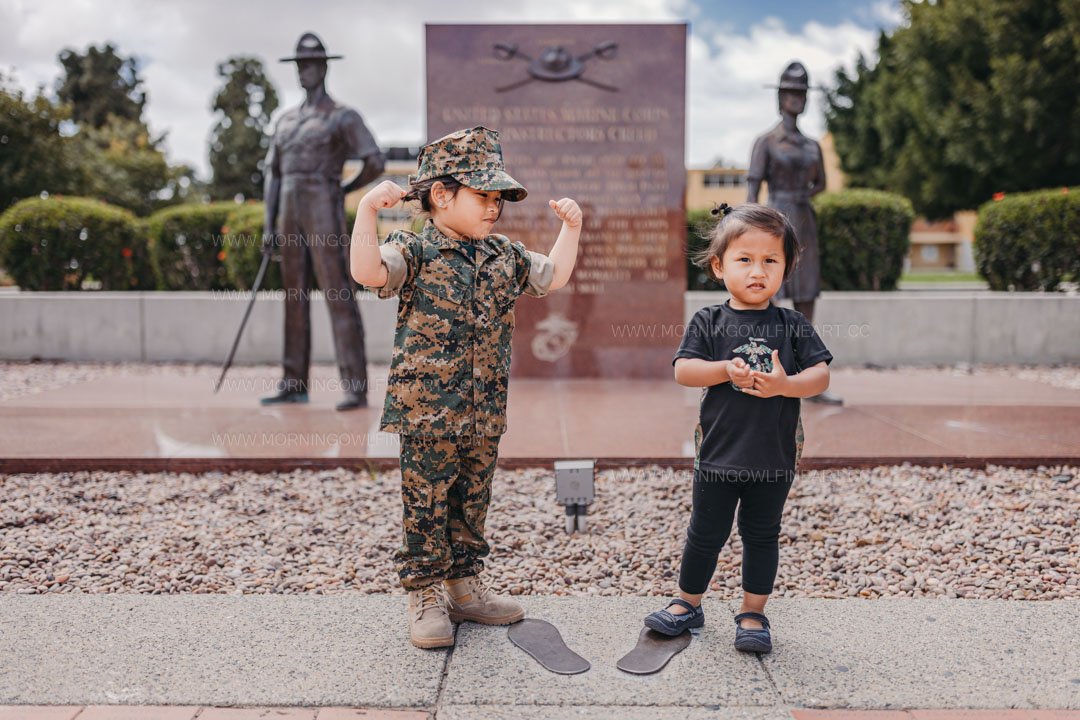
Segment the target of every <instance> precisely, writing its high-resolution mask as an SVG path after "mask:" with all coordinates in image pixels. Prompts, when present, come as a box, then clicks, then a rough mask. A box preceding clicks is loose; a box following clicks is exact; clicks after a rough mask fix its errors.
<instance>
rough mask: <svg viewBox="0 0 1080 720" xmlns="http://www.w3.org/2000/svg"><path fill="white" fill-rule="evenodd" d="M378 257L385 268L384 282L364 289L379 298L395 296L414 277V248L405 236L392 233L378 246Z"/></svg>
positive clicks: (415, 258) (415, 257)
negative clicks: (380, 285)
mask: <svg viewBox="0 0 1080 720" xmlns="http://www.w3.org/2000/svg"><path fill="white" fill-rule="evenodd" d="M379 257H380V258H381V260H382V264H383V267H385V268H386V284H385V285H383V286H382V287H377V288H376V287H367V288H366V289H367V290H369V291H371V292H373V293H375V294H376V295H377V296H378V297H380V298H384V299H385V298H391V297H395V296H397V295H398V294H399V293H400V292H401V290H402V288H404V287H405V285H407V284H408V283H410V282H412V281H413V280H414V279H415V276H416V273H415V261H416V260H417V259H418V256H417V255H416V252H415V248H414V247H413V246H412V244H411V243H410V242H409V238H408V237H407V236H403V234H401V233H394V234H391V235H390V237H388V238H387V239H386V242H384V243H383V244H382V245H380V246H379Z"/></svg>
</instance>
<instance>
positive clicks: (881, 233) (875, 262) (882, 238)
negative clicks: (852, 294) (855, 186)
mask: <svg viewBox="0 0 1080 720" xmlns="http://www.w3.org/2000/svg"><path fill="white" fill-rule="evenodd" d="M813 203H814V212H815V213H816V215H817V226H818V253H819V254H820V258H821V287H822V289H823V290H895V289H896V283H897V281H898V280H899V279H900V274H901V273H902V272H903V270H904V257H905V256H906V255H907V253H908V249H909V247H910V246H911V223H912V221H913V220H914V219H915V211H914V209H913V208H912V206H911V201H910V200H908V199H907V198H905V197H903V196H902V195H896V194H893V193H887V192H881V191H880V190H841V191H839V192H830V193H822V194H821V195H818V196H817V197H815V198H814V200H813Z"/></svg>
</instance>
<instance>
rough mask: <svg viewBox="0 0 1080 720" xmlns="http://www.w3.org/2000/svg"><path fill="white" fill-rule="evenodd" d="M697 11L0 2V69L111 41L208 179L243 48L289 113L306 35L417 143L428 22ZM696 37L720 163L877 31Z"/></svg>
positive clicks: (392, 128) (343, 79)
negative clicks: (793, 87)
mask: <svg viewBox="0 0 1080 720" xmlns="http://www.w3.org/2000/svg"><path fill="white" fill-rule="evenodd" d="M866 12H868V13H871V14H872V15H873V16H874V17H875V18H878V19H879V21H880V22H882V23H883V24H886V25H887V24H889V19H890V18H892V17H893V15H894V14H895V8H893V6H892V5H891V4H890V3H889V2H887V1H882V2H878V3H876V4H874V5H873V6H870V7H869V9H868V10H866ZM890 13H893V15H890ZM699 16H700V12H699V10H698V8H697V6H696V5H695V4H694V2H692V1H691V0H590V2H589V3H587V4H586V3H581V2H579V1H578V0H526V1H525V2H521V3H514V4H511V3H491V2H489V1H488V2H462V1H461V0H457V1H456V2H446V1H445V0H420V1H418V2H409V3H396V4H395V5H394V6H393V8H392V12H388V10H387V8H386V7H385V6H384V5H382V4H375V3H368V2H356V1H355V0H353V1H352V2H346V1H345V0H328V1H326V2H306V3H299V2H295V0H266V2H250V3H234V2H225V3H222V2H210V1H209V0H196V1H192V2H185V3H175V4H173V3H165V2H153V3H146V2H141V1H137V0H112V2H109V3H104V2H101V1H100V0H68V1H66V2H59V1H58V0H37V1H36V2H30V1H29V0H0V69H4V70H8V69H10V68H12V67H14V68H15V70H16V73H17V78H18V80H19V82H20V84H21V85H23V86H24V87H26V88H27V89H32V88H33V87H34V86H36V85H37V84H39V83H44V84H45V85H46V86H48V87H49V88H51V87H52V86H53V84H54V83H55V80H56V77H57V74H58V72H59V67H60V66H59V63H58V62H57V60H56V56H57V54H58V53H59V52H60V51H61V50H62V49H63V48H65V47H73V48H77V49H79V50H82V49H84V48H85V47H86V46H87V45H88V44H91V43H93V44H101V43H103V42H105V41H107V40H108V41H112V42H113V43H115V44H116V45H117V47H118V48H120V50H121V52H123V53H125V54H134V55H137V56H139V57H140V58H141V59H142V60H143V73H142V75H143V78H144V81H145V89H146V92H147V95H148V104H147V118H148V121H149V123H150V126H151V128H152V129H153V130H154V131H155V132H162V131H168V141H167V146H168V149H169V153H170V158H171V160H172V161H173V162H186V163H190V164H193V165H194V166H196V167H197V168H198V169H199V170H200V172H202V173H204V174H205V173H206V171H207V168H208V161H207V157H206V152H207V150H206V144H207V136H208V134H209V131H210V128H211V126H212V124H213V118H212V115H211V113H210V102H211V99H212V96H213V94H214V93H215V92H216V90H217V88H218V86H219V84H220V81H219V79H218V78H217V76H216V65H217V63H218V62H221V61H222V60H224V59H225V58H227V57H228V56H230V55H235V54H250V55H255V56H258V57H261V58H262V59H263V61H264V62H265V63H266V66H267V69H268V71H269V73H270V76H271V79H272V80H273V82H274V84H275V86H276V87H277V89H278V93H279V96H280V100H281V106H282V108H284V107H289V106H292V105H295V104H297V103H299V102H300V101H301V99H302V95H301V91H300V89H299V87H298V86H297V83H296V76H295V70H294V66H293V65H292V64H285V63H279V62H277V60H278V58H280V57H283V56H286V55H290V54H291V50H292V48H293V47H294V46H295V43H296V40H297V38H298V37H299V35H300V33H301V32H303V31H305V30H308V29H311V30H313V31H315V32H317V33H318V34H319V35H320V37H322V39H323V41H324V42H325V43H326V45H327V47H328V49H329V50H330V52H332V53H337V54H342V55H345V60H342V61H337V62H335V63H332V64H331V66H330V74H329V76H328V78H327V85H328V88H329V90H330V93H331V95H333V96H334V97H335V98H337V99H338V100H339V101H341V102H343V103H345V104H348V105H351V106H353V107H356V108H357V109H359V110H360V112H361V113H362V114H363V115H364V118H365V120H366V121H367V123H368V126H369V127H370V128H371V129H372V132H373V133H374V134H375V137H376V138H377V139H378V140H379V141H380V143H381V144H383V145H389V144H416V143H418V142H421V141H422V140H423V138H422V133H423V128H424V87H423V78H424V66H423V43H424V23H425V22H427V23H449V22H472V23H513V22H628V21H629V22H646V21H660V22H663V21H676V20H686V19H690V20H696V19H697V18H698V17H699ZM693 30H694V33H693V35H692V36H691V38H690V48H689V53H688V60H689V68H688V85H687V96H688V126H689V127H688V130H689V135H688V138H687V161H688V162H689V163H690V164H692V165H700V164H705V163H709V162H711V161H712V160H713V159H714V158H716V157H717V156H723V157H724V158H727V159H731V160H735V161H737V162H740V163H745V162H747V160H748V158H749V153H750V145H751V143H752V142H753V139H754V137H756V136H757V135H758V134H760V133H761V132H763V131H765V130H766V129H767V128H768V127H770V126H771V125H772V124H773V123H775V122H776V120H777V114H776V96H775V92H774V91H769V90H765V89H763V88H762V87H761V86H762V85H764V84H775V82H776V80H777V78H778V76H779V74H780V71H781V70H782V69H783V68H784V66H785V65H786V64H787V62H788V61H789V60H791V59H794V58H797V59H799V60H801V61H802V62H803V63H804V64H805V65H806V66H807V68H808V70H809V72H810V76H811V81H812V82H813V83H815V84H823V83H829V82H831V81H832V75H833V70H834V68H835V67H836V66H837V65H838V64H843V65H845V66H848V67H850V66H851V65H852V64H853V62H854V58H855V56H856V54H857V52H858V51H860V50H861V51H863V52H864V53H866V54H870V53H871V52H872V49H873V45H874V41H875V39H876V35H877V32H876V31H874V30H869V29H866V28H863V27H860V26H858V25H856V24H854V23H852V22H845V23H841V24H839V25H833V26H825V25H822V24H819V23H808V24H806V25H805V26H803V27H802V28H801V29H798V30H789V29H787V28H785V27H784V26H783V25H782V24H781V23H780V21H778V20H775V19H770V18H765V19H763V20H762V21H761V22H760V23H758V24H756V25H754V26H753V27H752V28H751V29H750V30H749V32H747V33H744V34H734V33H732V32H731V30H730V28H729V27H726V26H725V25H723V24H716V23H712V22H710V21H707V20H701V21H700V22H698V24H696V25H695V26H694V28H693ZM821 100H822V99H821V97H820V94H812V95H811V100H810V102H809V103H808V107H807V112H806V115H805V116H804V117H803V119H802V121H801V124H802V126H803V129H804V130H805V131H806V132H807V133H808V134H810V135H820V134H821V132H822V131H823V126H824V121H823V116H822V101H821ZM279 112H280V111H279Z"/></svg>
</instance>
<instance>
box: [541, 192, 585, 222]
mask: <svg viewBox="0 0 1080 720" xmlns="http://www.w3.org/2000/svg"><path fill="white" fill-rule="evenodd" d="M548 205H549V206H550V207H551V209H552V210H554V211H555V215H556V216H558V218H559V219H560V220H562V221H563V222H564V223H566V225H567V227H572V228H576V227H581V208H579V207H578V204H577V203H576V202H574V201H573V200H571V199H570V198H563V199H562V200H559V201H555V200H548Z"/></svg>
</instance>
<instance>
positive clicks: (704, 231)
mask: <svg viewBox="0 0 1080 720" xmlns="http://www.w3.org/2000/svg"><path fill="white" fill-rule="evenodd" d="M715 226H716V218H715V217H713V216H712V214H711V213H710V212H709V211H708V210H690V211H688V212H687V213H686V287H687V289H688V290H722V289H723V288H724V285H723V283H719V284H718V283H717V282H716V281H715V280H713V279H712V278H711V277H709V274H708V273H706V272H705V270H704V269H703V268H699V267H698V266H697V265H695V264H694V260H693V258H694V256H696V255H697V254H698V253H699V252H701V251H702V250H704V249H705V248H706V247H708V245H709V233H710V232H712V229H713V228H714V227H715Z"/></svg>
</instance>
